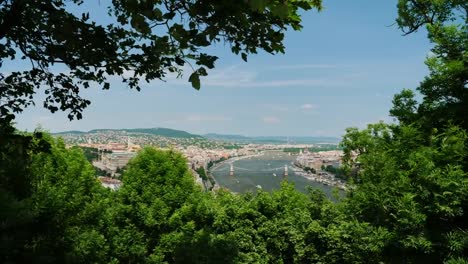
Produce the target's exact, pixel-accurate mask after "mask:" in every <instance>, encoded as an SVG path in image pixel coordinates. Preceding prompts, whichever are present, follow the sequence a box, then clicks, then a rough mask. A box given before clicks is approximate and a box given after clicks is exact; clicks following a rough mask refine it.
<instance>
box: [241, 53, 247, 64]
mask: <svg viewBox="0 0 468 264" xmlns="http://www.w3.org/2000/svg"><path fill="white" fill-rule="evenodd" d="M241 57H242V59H243V60H244V61H245V62H247V53H244V52H243V53H242V54H241Z"/></svg>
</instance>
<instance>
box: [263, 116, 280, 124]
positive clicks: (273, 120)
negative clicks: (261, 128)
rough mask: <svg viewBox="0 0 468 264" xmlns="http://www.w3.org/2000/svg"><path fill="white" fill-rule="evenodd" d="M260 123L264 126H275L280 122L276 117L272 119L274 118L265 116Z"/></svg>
mask: <svg viewBox="0 0 468 264" xmlns="http://www.w3.org/2000/svg"><path fill="white" fill-rule="evenodd" d="M262 121H263V123H265V124H276V123H279V122H281V120H280V119H279V118H277V117H274V116H265V117H262Z"/></svg>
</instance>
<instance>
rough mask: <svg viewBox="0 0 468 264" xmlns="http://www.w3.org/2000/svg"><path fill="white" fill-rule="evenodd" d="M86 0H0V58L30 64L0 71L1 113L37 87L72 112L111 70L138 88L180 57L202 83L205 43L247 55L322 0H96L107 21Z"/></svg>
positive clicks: (278, 44) (14, 108)
mask: <svg viewBox="0 0 468 264" xmlns="http://www.w3.org/2000/svg"><path fill="white" fill-rule="evenodd" d="M86 4H87V3H85V1H82V0H73V1H64V0H58V1H27V0H5V1H0V67H3V66H4V65H5V63H8V62H10V61H18V60H25V61H26V62H29V64H30V65H29V69H26V68H25V69H24V70H22V71H13V72H10V73H7V72H2V73H1V74H0V99H1V101H0V116H1V118H2V120H4V121H8V122H9V121H11V120H12V119H13V118H14V114H15V113H19V112H21V111H22V110H23V109H24V108H25V107H27V106H29V105H31V104H33V103H34V100H33V99H34V95H35V93H36V92H37V90H38V89H39V88H40V87H44V88H45V94H46V95H47V96H46V99H45V100H44V107H46V108H47V109H49V110H50V111H51V112H56V111H58V110H62V111H66V112H68V117H69V118H70V119H74V118H78V119H80V118H81V117H82V111H83V109H84V108H85V107H86V106H88V105H89V104H90V103H91V102H90V101H89V100H88V99H86V98H83V97H81V95H80V91H81V90H83V89H86V88H89V87H90V86H91V85H97V86H99V87H101V88H102V89H109V88H110V81H109V78H110V77H111V76H119V77H120V78H121V79H122V81H123V82H124V83H126V84H127V85H128V86H129V87H130V88H135V89H137V90H140V81H141V80H145V81H147V82H149V81H151V80H157V79H159V80H164V78H165V77H166V76H167V74H168V73H175V74H181V73H182V67H183V66H184V65H186V64H188V65H190V67H191V68H192V73H191V75H190V77H189V78H188V80H189V81H190V82H191V84H192V86H193V87H194V88H195V89H200V86H201V84H200V83H201V82H200V76H206V75H207V74H208V69H212V68H213V67H214V63H215V61H216V60H217V59H218V58H217V57H216V56H213V55H210V54H207V53H206V51H204V49H203V48H204V47H207V46H209V45H211V44H213V43H218V42H223V43H225V44H227V45H228V46H229V47H230V49H231V51H232V52H233V53H235V54H240V55H241V57H242V59H243V60H245V61H247V56H248V54H251V53H257V52H258V50H264V51H266V52H269V53H278V52H284V45H283V39H284V32H285V31H286V30H287V29H288V28H292V29H293V30H300V29H301V27H302V26H301V17H300V15H299V12H300V10H310V9H312V8H316V9H319V10H320V9H321V1H320V0H294V1H272V0H271V1H270V0H249V1H229V0H222V1H219V0H203V1H192V0H189V1H180V0H145V1H126V0H125V1H124V0H116V1H112V2H110V1H100V2H99V5H102V8H103V9H107V12H106V13H105V14H103V15H107V16H108V18H109V19H110V20H111V21H112V22H111V23H108V24H103V23H98V22H97V21H96V18H94V17H90V15H89V13H88V12H81V13H80V12H77V10H80V9H79V8H80V6H85V7H86ZM88 4H89V3H88ZM57 65H60V66H61V68H58V69H57V67H56V66H57Z"/></svg>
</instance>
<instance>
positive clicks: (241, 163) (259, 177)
mask: <svg viewBox="0 0 468 264" xmlns="http://www.w3.org/2000/svg"><path fill="white" fill-rule="evenodd" d="M295 158H296V156H294V155H292V156H289V155H288V154H287V153H285V152H282V151H266V152H264V153H262V154H260V155H258V156H252V157H246V158H241V159H233V160H228V161H225V162H223V163H221V164H218V165H215V166H214V167H213V168H212V169H211V170H210V172H211V175H213V177H214V178H215V180H216V182H217V183H218V184H219V185H220V186H221V187H224V188H227V189H229V190H231V191H233V192H236V193H245V192H255V191H256V190H257V188H260V187H261V189H262V190H265V191H271V190H274V189H279V188H280V185H281V182H282V181H283V180H285V179H287V180H288V181H289V182H291V183H294V186H295V187H296V189H297V190H299V191H301V192H304V193H305V192H306V187H307V186H312V187H314V188H318V189H320V190H322V191H323V192H324V193H325V194H326V195H327V196H328V197H331V196H332V190H333V187H331V186H328V185H324V184H322V183H318V182H315V181H312V180H310V179H307V178H305V177H303V176H300V175H298V174H296V173H295V172H294V171H293V170H292V168H293V165H292V162H294V160H295ZM231 163H232V164H233V167H234V175H233V176H230V173H229V171H230V167H231ZM285 165H287V166H288V176H286V177H285V176H284V166H285Z"/></svg>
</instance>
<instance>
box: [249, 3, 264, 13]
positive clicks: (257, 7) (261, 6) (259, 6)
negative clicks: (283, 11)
mask: <svg viewBox="0 0 468 264" xmlns="http://www.w3.org/2000/svg"><path fill="white" fill-rule="evenodd" d="M249 4H250V7H251V8H252V9H253V10H255V11H258V12H263V10H265V7H266V0H250V1H249Z"/></svg>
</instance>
